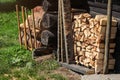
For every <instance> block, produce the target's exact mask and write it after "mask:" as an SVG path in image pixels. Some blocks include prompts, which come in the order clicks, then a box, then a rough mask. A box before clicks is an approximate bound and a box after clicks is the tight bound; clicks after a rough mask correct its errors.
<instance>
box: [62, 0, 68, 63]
mask: <svg viewBox="0 0 120 80" xmlns="http://www.w3.org/2000/svg"><path fill="white" fill-rule="evenodd" d="M64 5H65V4H64V1H63V0H61V6H62V22H63V26H62V27H63V35H64V44H65V45H64V47H65V55H66V62H67V63H69V58H68V45H67V38H66V36H67V34H66V25H65V24H66V22H65V13H64Z"/></svg>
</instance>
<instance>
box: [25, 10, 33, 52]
mask: <svg viewBox="0 0 120 80" xmlns="http://www.w3.org/2000/svg"><path fill="white" fill-rule="evenodd" d="M25 16H26V20H27V24H28V30H29V36H30V45H31V47H30V49H31V51H32V50H33V45H32V37H31V35H32V34H31V30H30V22H29V19H28V11H27V9H26V8H25Z"/></svg>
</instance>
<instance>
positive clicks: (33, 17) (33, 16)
mask: <svg viewBox="0 0 120 80" xmlns="http://www.w3.org/2000/svg"><path fill="white" fill-rule="evenodd" d="M31 11H32V19H33V31H34V40H35V45H34V46H35V48H37V40H36V30H35V27H36V26H35V15H34V10H33V9H32V10H31Z"/></svg>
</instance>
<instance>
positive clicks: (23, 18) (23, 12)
mask: <svg viewBox="0 0 120 80" xmlns="http://www.w3.org/2000/svg"><path fill="white" fill-rule="evenodd" d="M21 9H22V20H23V24H24V39H25V40H24V41H25V42H24V43H25V48H26V49H27V48H28V45H27V35H26V23H25V8H24V7H23V6H22V7H21Z"/></svg>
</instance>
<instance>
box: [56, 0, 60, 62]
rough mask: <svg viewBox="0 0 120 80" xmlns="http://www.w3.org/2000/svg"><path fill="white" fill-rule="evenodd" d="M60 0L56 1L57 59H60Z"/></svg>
mask: <svg viewBox="0 0 120 80" xmlns="http://www.w3.org/2000/svg"><path fill="white" fill-rule="evenodd" d="M59 3H60V0H59V1H58V32H57V35H58V39H57V42H58V43H57V61H58V62H59V61H60V4H59Z"/></svg>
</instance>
